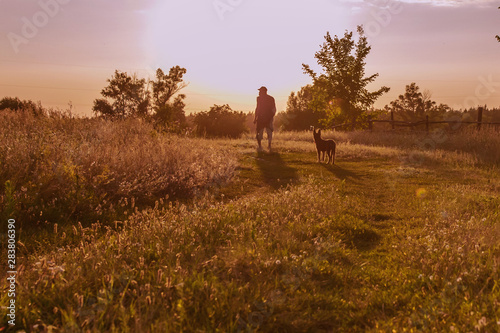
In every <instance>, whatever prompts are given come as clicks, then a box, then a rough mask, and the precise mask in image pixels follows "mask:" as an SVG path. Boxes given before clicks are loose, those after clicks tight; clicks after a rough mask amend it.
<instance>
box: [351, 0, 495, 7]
mask: <svg viewBox="0 0 500 333" xmlns="http://www.w3.org/2000/svg"><path fill="white" fill-rule="evenodd" d="M341 2H343V3H346V4H349V3H350V4H353V5H354V6H356V7H358V6H360V5H363V4H364V5H368V6H375V7H388V6H390V5H391V4H394V3H407V4H423V5H431V6H437V7H441V6H446V7H461V6H487V5H491V4H494V3H496V2H497V0H341Z"/></svg>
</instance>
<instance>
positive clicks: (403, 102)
mask: <svg viewBox="0 0 500 333" xmlns="http://www.w3.org/2000/svg"><path fill="white" fill-rule="evenodd" d="M385 109H386V110H387V111H393V112H394V113H395V114H396V115H397V116H399V117H400V118H401V119H403V120H405V121H416V120H422V119H423V118H424V117H425V116H426V115H427V116H438V115H441V114H443V113H445V112H448V111H450V110H451V109H450V107H449V106H447V105H445V104H439V105H437V103H436V102H435V101H433V100H431V93H430V92H429V91H428V90H424V92H420V87H419V86H417V84H416V83H415V82H412V83H410V84H409V85H406V88H405V93H404V94H402V95H399V97H398V98H397V99H396V100H394V101H392V102H391V103H390V104H389V105H387V106H386V107H385Z"/></svg>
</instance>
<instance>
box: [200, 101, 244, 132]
mask: <svg viewBox="0 0 500 333" xmlns="http://www.w3.org/2000/svg"><path fill="white" fill-rule="evenodd" d="M193 122H194V123H195V125H196V134H197V135H201V136H208V137H230V138H238V137H240V136H241V134H243V133H245V132H248V129H247V127H246V125H245V122H246V115H245V114H244V113H243V112H237V111H233V110H232V109H231V107H229V105H227V104H226V105H214V106H212V107H211V108H210V111H203V112H199V113H197V114H196V115H195V116H194V120H193Z"/></svg>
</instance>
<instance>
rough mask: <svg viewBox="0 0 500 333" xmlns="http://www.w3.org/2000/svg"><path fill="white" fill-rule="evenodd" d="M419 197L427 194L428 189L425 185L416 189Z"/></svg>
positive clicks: (421, 197)
mask: <svg viewBox="0 0 500 333" xmlns="http://www.w3.org/2000/svg"><path fill="white" fill-rule="evenodd" d="M416 194H417V197H418V198H420V199H423V198H425V197H426V196H427V190H426V189H425V188H423V187H421V188H419V189H417V191H416Z"/></svg>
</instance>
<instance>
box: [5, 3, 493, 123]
mask: <svg viewBox="0 0 500 333" xmlns="http://www.w3.org/2000/svg"><path fill="white" fill-rule="evenodd" d="M498 5H499V4H498V1H491V0H476V1H468V0H435V1H430V0H427V1H426V0H421V1H418V0H413V1H410V0H406V1H397V0H307V1H306V0H300V1H299V0H182V1H170V0H167V1H160V0H156V1H155V0H80V1H78V0H33V1H32V0H0V50H1V51H0V98H1V97H4V96H18V97H20V98H22V99H31V100H34V101H41V102H42V104H43V105H44V106H49V107H58V108H63V109H64V108H67V105H68V103H70V102H71V104H72V105H73V106H74V109H75V112H76V113H77V114H82V115H90V114H91V108H92V104H93V100H94V99H96V98H99V97H100V91H101V89H102V88H103V87H104V86H105V85H106V79H108V78H110V77H111V75H112V74H113V72H114V70H115V69H118V70H121V71H126V72H128V73H130V74H132V73H137V74H138V75H139V76H140V77H149V76H151V77H152V75H153V73H154V70H155V69H156V68H158V67H161V68H162V69H164V70H168V69H169V68H170V67H172V66H175V65H179V66H182V67H185V68H186V69H187V74H186V76H185V79H186V81H187V82H188V83H189V86H188V87H187V88H185V89H184V90H183V93H185V94H186V95H187V99H186V102H187V107H186V111H187V112H194V111H202V110H208V109H209V107H210V106H212V105H213V104H229V105H230V106H231V107H232V108H233V109H235V110H241V111H252V110H254V108H255V98H256V96H257V88H259V87H260V86H261V85H265V86H267V87H268V89H269V94H271V95H273V96H274V97H275V98H276V100H277V103H278V109H279V110H284V109H285V108H286V101H287V98H288V96H289V94H290V92H292V91H297V90H299V89H300V87H301V86H304V85H306V84H308V83H310V82H311V80H310V78H309V77H308V76H306V75H305V74H303V72H302V63H306V64H310V65H313V67H314V65H315V63H316V62H315V59H314V53H315V52H316V51H318V50H319V48H320V45H321V44H322V43H323V41H324V35H325V34H326V32H327V31H329V32H330V33H331V34H332V35H339V36H342V35H343V34H344V32H345V31H346V30H348V31H355V30H356V26H357V25H363V26H364V27H365V30H366V34H367V36H368V38H369V43H370V45H371V46H372V51H371V53H370V54H369V55H368V58H367V59H366V60H367V65H366V72H367V74H368V75H369V74H374V73H379V74H380V76H379V78H378V79H377V80H376V81H375V83H374V84H373V85H372V86H371V88H372V89H373V90H375V89H378V88H379V87H380V86H382V85H385V86H389V87H390V88H391V91H390V92H389V93H388V94H386V95H385V96H384V97H383V98H380V99H379V101H378V102H377V104H376V106H378V107H383V106H384V105H386V104H388V103H389V102H390V101H391V100H393V99H395V98H397V96H398V95H399V94H401V93H403V92H404V88H405V85H407V84H410V83H411V82H416V83H417V85H419V86H420V88H421V89H422V90H429V91H430V92H431V93H432V99H433V100H436V101H437V102H438V103H446V104H449V105H450V106H453V107H457V108H460V107H469V106H474V105H478V104H481V105H484V104H487V105H488V106H490V107H498V106H500V66H499V65H500V57H499V55H500V43H498V42H497V41H496V39H495V35H497V34H500V24H499V23H500V10H499V9H498Z"/></svg>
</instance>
